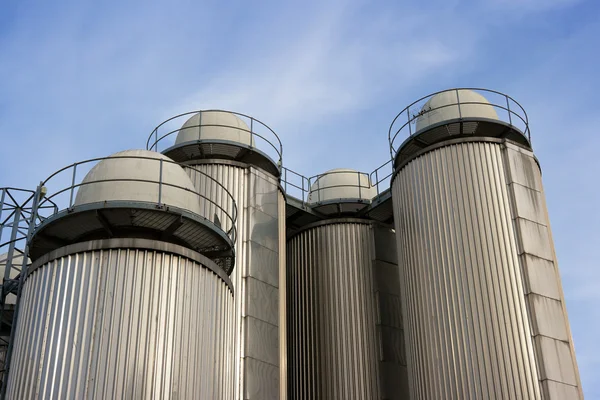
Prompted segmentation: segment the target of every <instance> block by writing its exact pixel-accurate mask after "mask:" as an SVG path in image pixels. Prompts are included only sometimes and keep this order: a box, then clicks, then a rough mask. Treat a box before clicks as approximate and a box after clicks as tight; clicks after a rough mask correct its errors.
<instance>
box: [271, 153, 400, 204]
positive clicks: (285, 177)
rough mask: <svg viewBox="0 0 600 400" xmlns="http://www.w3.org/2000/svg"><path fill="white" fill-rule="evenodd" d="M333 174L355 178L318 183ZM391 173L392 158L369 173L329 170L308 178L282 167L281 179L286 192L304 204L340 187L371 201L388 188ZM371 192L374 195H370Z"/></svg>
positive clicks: (320, 199) (319, 199) (322, 197)
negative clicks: (336, 182)
mask: <svg viewBox="0 0 600 400" xmlns="http://www.w3.org/2000/svg"><path fill="white" fill-rule="evenodd" d="M335 174H345V175H353V174H355V175H356V180H354V179H353V178H350V181H349V182H347V183H342V184H334V185H328V184H327V183H325V184H323V185H319V180H321V181H322V180H323V178H325V177H327V176H331V175H335ZM392 174H393V169H392V160H389V161H387V162H385V163H384V164H382V165H380V166H379V167H377V168H376V169H375V170H373V172H370V173H367V172H360V171H344V170H342V171H329V172H325V173H322V174H318V175H314V176H312V177H310V178H307V177H306V176H304V175H302V174H299V173H297V172H295V171H292V170H291V169H289V168H285V167H284V168H283V174H282V179H281V181H282V186H283V189H284V191H285V192H286V194H288V195H290V196H292V197H295V198H297V199H298V200H301V201H302V203H303V204H304V205H308V204H309V203H310V204H314V203H320V202H321V201H323V199H324V198H325V196H324V195H323V194H322V193H323V192H324V191H325V190H330V189H340V188H341V189H353V191H354V192H355V193H356V196H355V198H357V199H363V200H370V201H372V200H374V199H376V198H378V197H379V196H380V195H381V194H383V193H384V192H386V191H387V190H388V189H389V186H390V180H391V178H392ZM373 192H374V193H375V195H374V196H371V194H372V193H373ZM315 196H316V198H315ZM365 196H367V197H365ZM309 200H310V202H309Z"/></svg>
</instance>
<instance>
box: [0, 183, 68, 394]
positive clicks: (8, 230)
mask: <svg viewBox="0 0 600 400" xmlns="http://www.w3.org/2000/svg"><path fill="white" fill-rule="evenodd" d="M44 194H45V188H44V187H43V185H42V184H40V185H39V186H38V187H37V189H36V190H30V189H21V188H13V187H5V188H0V253H5V255H4V257H5V258H2V259H1V260H0V267H3V268H4V276H3V279H2V284H1V285H0V287H1V290H0V381H1V382H2V386H1V389H0V399H4V398H5V396H6V384H7V378H8V374H9V372H10V360H11V355H12V349H13V344H14V334H15V330H14V329H13V327H15V326H16V324H17V320H18V317H19V303H20V298H21V289H22V287H23V282H24V281H25V276H27V270H28V268H29V265H30V262H29V257H28V256H29V241H30V239H31V236H32V234H33V230H34V228H35V226H36V225H37V224H38V223H41V222H43V220H44V219H45V217H44V216H42V215H40V212H42V213H44V211H47V210H51V212H50V213H51V214H52V213H55V212H56V211H57V210H58V207H57V206H56V204H55V203H54V202H52V201H48V202H47V203H46V204H45V205H42V206H41V207H40V206H39V203H40V200H41V198H42V197H43V196H44ZM10 295H13V296H16V299H15V301H14V304H11V303H12V302H7V299H8V297H9V296H10Z"/></svg>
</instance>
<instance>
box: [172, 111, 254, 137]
mask: <svg viewBox="0 0 600 400" xmlns="http://www.w3.org/2000/svg"><path fill="white" fill-rule="evenodd" d="M211 139H212V140H226V141H230V142H237V143H241V144H245V145H248V146H254V145H255V144H254V138H253V137H252V135H251V134H250V128H249V127H248V125H246V123H245V122H244V121H242V120H241V119H240V118H238V117H237V116H236V115H235V114H232V113H230V112H226V111H201V112H198V113H196V114H194V115H192V117H190V118H189V119H188V120H187V121H186V122H185V123H184V124H183V126H182V127H181V128H180V129H179V132H178V133H177V138H176V139H175V144H176V145H177V144H181V143H186V142H192V141H197V140H211Z"/></svg>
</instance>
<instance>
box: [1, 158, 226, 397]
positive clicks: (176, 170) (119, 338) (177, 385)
mask: <svg viewBox="0 0 600 400" xmlns="http://www.w3.org/2000/svg"><path fill="white" fill-rule="evenodd" d="M92 166H93V167H92ZM90 167H91V169H90ZM86 170H89V172H88V173H87V175H86V176H85V178H84V179H83V180H82V181H81V182H80V183H77V182H78V179H77V171H86ZM65 182H69V183H65ZM42 185H43V187H47V188H48V190H49V192H50V193H48V195H47V196H46V197H45V198H44V199H43V200H41V201H40V203H39V207H43V206H44V204H54V203H55V202H56V203H58V204H63V203H65V204H68V207H67V208H65V209H63V210H62V211H58V212H56V213H54V214H52V215H50V216H49V217H48V218H44V219H43V220H42V222H41V223H40V224H39V225H38V226H37V227H36V228H35V231H34V233H33V238H32V239H31V241H30V243H29V246H28V250H29V255H30V256H31V259H32V260H33V263H32V265H31V266H30V267H29V269H28V270H27V275H26V278H25V282H24V285H23V289H22V293H21V298H20V302H19V308H20V312H19V317H18V320H17V326H16V334H15V342H14V350H13V354H12V361H11V373H10V374H9V381H8V387H7V397H8V398H13V399H29V398H99V399H103V398H145V397H150V396H157V397H161V398H207V399H208V398H218V399H221V398H223V399H231V398H233V359H232V350H233V343H234V332H233V328H234V326H233V320H232V317H231V315H232V311H233V307H234V299H233V287H232V283H231V280H230V278H229V277H228V275H227V273H226V270H227V269H228V267H229V265H230V264H232V263H233V243H234V241H235V222H236V221H235V203H234V202H233V201H232V202H231V203H230V204H231V207H229V208H226V207H224V211H225V212H224V214H226V215H228V216H229V218H221V220H220V221H219V222H218V223H217V222H215V220H214V219H213V217H212V216H211V215H208V214H206V213H204V211H205V210H203V209H202V208H201V207H199V204H200V203H199V201H198V198H203V199H204V201H206V202H210V203H211V204H212V203H215V204H217V203H216V200H218V199H217V198H216V197H209V196H206V195H204V194H201V193H198V192H197V191H196V190H195V188H194V186H193V183H192V182H191V180H190V179H189V177H188V175H187V174H186V173H185V171H184V170H183V169H182V168H181V167H180V166H179V165H178V164H176V163H174V162H173V161H172V160H170V159H168V158H167V157H165V156H163V155H160V154H158V153H155V152H150V151H145V150H129V151H125V152H120V153H117V154H114V155H112V156H110V157H107V158H103V159H94V160H88V161H84V162H79V163H75V164H73V165H71V166H69V167H66V168H63V169H62V170H60V171H57V172H56V173H54V174H53V175H52V176H51V177H50V178H48V179H47V180H46V181H44V182H43V183H42ZM42 185H40V187H39V188H38V191H37V192H36V195H37V194H38V193H40V192H41V188H42ZM220 196H222V197H227V196H230V195H228V192H227V191H226V190H225V189H224V188H223V187H222V188H221V191H220ZM217 250H218V252H219V255H218V256H215V252H216V251H217ZM201 253H204V255H203V254H201Z"/></svg>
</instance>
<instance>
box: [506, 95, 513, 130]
mask: <svg viewBox="0 0 600 400" xmlns="http://www.w3.org/2000/svg"><path fill="white" fill-rule="evenodd" d="M504 97H505V98H506V110H507V111H508V123H509V124H510V125H511V126H512V115H510V114H511V111H510V102H509V101H508V96H506V95H505V96H504Z"/></svg>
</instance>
